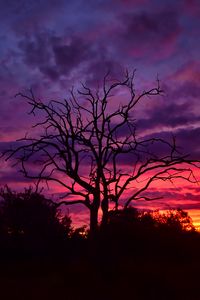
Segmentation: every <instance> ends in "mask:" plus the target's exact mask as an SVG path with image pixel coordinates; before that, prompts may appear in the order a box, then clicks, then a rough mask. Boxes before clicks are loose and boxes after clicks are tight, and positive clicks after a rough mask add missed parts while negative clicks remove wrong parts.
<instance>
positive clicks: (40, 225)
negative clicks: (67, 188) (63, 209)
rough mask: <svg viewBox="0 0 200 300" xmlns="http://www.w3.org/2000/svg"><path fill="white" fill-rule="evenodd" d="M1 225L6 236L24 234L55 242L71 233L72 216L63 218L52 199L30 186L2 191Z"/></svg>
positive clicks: (23, 235)
mask: <svg viewBox="0 0 200 300" xmlns="http://www.w3.org/2000/svg"><path fill="white" fill-rule="evenodd" d="M0 196H1V202H0V212H1V228H2V231H3V233H4V234H5V235H9V236H10V237H20V236H21V237H23V238H24V239H29V240H31V241H34V242H36V241H37V242H39V241H41V242H42V241H44V240H46V241H53V240H56V239H58V240H59V239H63V238H66V237H67V236H69V233H70V228H71V219H70V218H69V217H68V216H65V217H60V212H59V211H58V209H57V207H56V206H55V205H54V203H53V202H52V201H51V200H48V199H46V198H45V197H44V196H43V195H42V194H39V193H37V192H33V190H32V189H31V188H29V189H25V191H24V192H14V191H12V190H11V189H9V188H8V187H6V188H4V189H1V191H0Z"/></svg>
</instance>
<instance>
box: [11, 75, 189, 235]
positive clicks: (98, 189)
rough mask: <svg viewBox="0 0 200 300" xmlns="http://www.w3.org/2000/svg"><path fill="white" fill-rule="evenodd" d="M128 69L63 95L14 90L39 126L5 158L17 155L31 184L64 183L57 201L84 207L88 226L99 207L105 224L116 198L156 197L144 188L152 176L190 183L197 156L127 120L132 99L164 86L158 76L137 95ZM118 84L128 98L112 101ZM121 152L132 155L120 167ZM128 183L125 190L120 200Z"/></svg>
mask: <svg viewBox="0 0 200 300" xmlns="http://www.w3.org/2000/svg"><path fill="white" fill-rule="evenodd" d="M134 74H135V73H134V72H133V73H132V74H131V75H130V74H129V73H128V72H127V73H126V74H125V77H124V79H123V80H114V81H112V80H109V75H106V76H105V77H104V80H103V85H102V88H101V89H99V90H95V91H93V90H92V89H90V88H88V87H87V86H85V85H84V84H82V88H81V90H77V92H74V91H73V89H72V90H71V96H70V98H69V100H63V101H59V100H51V101H50V102H48V103H45V102H44V101H41V100H40V99H37V98H36V97H35V95H34V94H33V92H32V90H31V91H30V94H28V95H27V94H22V93H19V94H18V95H19V96H21V97H23V98H25V99H26V100H27V101H28V103H29V104H30V106H31V107H32V109H31V112H30V113H31V114H35V113H37V112H38V113H39V114H40V115H39V116H40V118H41V121H40V122H37V123H36V124H35V126H34V127H39V129H40V131H39V135H36V136H35V137H28V136H25V138H23V139H21V140H19V146H18V147H17V148H15V149H14V150H13V149H12V150H10V151H7V152H6V155H7V157H6V159H10V158H11V157H15V158H17V162H18V163H20V165H21V171H22V173H23V175H24V176H25V177H27V178H31V179H33V180H36V182H37V186H38V185H39V184H40V183H41V182H43V181H46V182H55V183H57V184H58V185H61V186H62V187H64V188H65V189H66V191H67V193H66V194H65V195H64V198H63V199H64V200H62V201H60V202H59V203H58V205H61V204H65V205H71V204H82V205H84V206H85V207H87V209H89V211H90V232H91V233H95V232H96V230H97V228H98V214H99V210H100V208H101V210H102V225H105V224H106V223H107V220H108V212H109V209H110V207H111V204H112V207H113V205H115V208H117V207H118V205H119V203H120V201H121V203H123V205H124V206H125V207H128V206H129V204H130V203H131V202H132V201H133V200H134V201H138V200H139V199H145V200H152V199H157V198H151V197H148V196H147V194H145V191H146V190H147V189H148V188H149V186H150V185H151V184H152V183H153V182H154V181H156V180H162V181H163V180H164V181H166V180H170V181H172V180H173V179H177V178H183V179H186V180H188V181H190V182H195V178H194V176H193V173H192V168H191V167H192V166H193V165H195V162H194V161H192V160H190V159H188V157H187V156H185V155H181V154H180V153H179V152H178V151H177V147H176V144H175V139H173V141H172V143H170V142H168V141H166V140H164V139H162V138H159V137H157V138H156V137H153V138H152V137H147V138H144V137H142V136H140V135H138V134H137V132H136V122H135V120H133V113H134V112H135V110H136V107H137V105H138V104H139V103H140V102H141V101H142V100H143V99H145V98H146V97H147V98H148V97H156V96H159V95H160V94H162V90H161V88H160V84H159V80H157V85H156V87H154V88H152V89H149V90H147V91H143V92H142V93H140V94H139V95H138V94H137V95H136V92H135V89H134V84H133V83H134ZM122 90H123V91H125V93H126V97H127V100H126V101H123V103H120V104H119V105H116V103H115V102H114V101H115V100H116V98H115V96H116V94H117V93H118V92H119V91H122ZM42 132H43V133H42ZM160 146H162V147H164V148H165V150H164V151H163V152H162V154H161V153H159V151H157V149H158V148H159V147H160ZM126 156H128V157H130V156H131V165H130V166H129V167H127V166H126V167H124V166H123V160H124V158H125V157H126ZM38 157H39V158H40V161H39V163H38V167H37V168H38V169H37V170H34V172H32V173H31V170H30V169H29V165H28V163H29V162H32V161H34V160H35V162H36V160H37V161H38ZM144 176H146V180H145V181H144ZM140 179H141V180H140ZM138 181H140V184H138ZM127 189H129V195H128V198H127V200H126V201H125V202H123V198H124V195H125V192H126V191H127ZM73 196H74V197H76V199H74V198H73Z"/></svg>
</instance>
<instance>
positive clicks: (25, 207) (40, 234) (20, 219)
mask: <svg viewBox="0 0 200 300" xmlns="http://www.w3.org/2000/svg"><path fill="white" fill-rule="evenodd" d="M0 198H1V199H0V241H1V249H3V248H4V247H6V248H7V249H8V248H9V247H11V248H12V247H16V248H17V247H18V246H20V245H21V246H22V245H23V246H24V249H26V248H27V249H28V248H29V250H31V249H32V250H33V251H36V252H37V251H48V252H50V251H56V249H58V250H59V251H60V248H62V247H64V245H65V244H67V243H69V241H74V240H76V241H78V240H80V241H83V240H89V241H90V243H91V238H90V233H89V230H87V229H86V228H85V227H82V228H76V229H74V228H73V227H72V222H71V218H70V216H69V215H64V216H63V213H62V212H61V210H60V209H58V207H57V206H56V205H55V203H54V202H53V201H52V200H50V199H47V198H45V196H43V195H42V194H40V193H37V192H34V191H33V190H32V189H31V188H29V189H26V190H24V191H23V192H14V191H12V190H11V189H9V188H8V187H6V188H4V189H1V191H0ZM194 235H195V236H196V235H198V234H197V232H196V230H195V227H194V226H193V224H192V220H191V218H190V217H189V215H188V213H187V212H185V211H183V210H181V209H177V210H168V211H166V212H164V213H163V212H162V213H161V212H160V211H158V210H157V211H139V210H137V209H135V208H133V207H130V208H128V209H124V210H113V211H110V213H109V218H108V224H107V225H106V226H105V225H104V226H101V224H100V225H99V231H98V234H97V236H96V237H93V240H95V241H97V240H100V241H101V243H102V244H103V243H104V242H106V243H108V241H109V242H112V243H114V244H115V243H116V242H123V243H126V242H128V243H129V244H130V243H134V245H135V248H137V247H139V246H140V244H141V243H144V242H145V243H146V242H147V241H148V240H149V238H150V239H151V240H152V239H153V238H157V239H160V240H161V241H162V240H165V241H166V239H173V238H174V237H175V238H180V237H182V236H194ZM106 240H107V241H106ZM83 243H85V242H83Z"/></svg>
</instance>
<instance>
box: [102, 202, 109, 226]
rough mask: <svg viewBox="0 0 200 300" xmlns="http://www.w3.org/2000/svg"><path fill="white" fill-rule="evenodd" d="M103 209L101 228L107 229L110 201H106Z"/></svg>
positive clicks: (103, 203)
mask: <svg viewBox="0 0 200 300" xmlns="http://www.w3.org/2000/svg"><path fill="white" fill-rule="evenodd" d="M101 209H102V212H103V215H102V219H101V226H102V228H105V227H106V225H107V224H108V199H104V200H103V201H102V203H101Z"/></svg>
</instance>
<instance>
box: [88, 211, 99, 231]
mask: <svg viewBox="0 0 200 300" xmlns="http://www.w3.org/2000/svg"><path fill="white" fill-rule="evenodd" d="M97 232H98V208H97V207H92V208H91V209H90V236H91V237H95V236H96V234H97Z"/></svg>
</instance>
